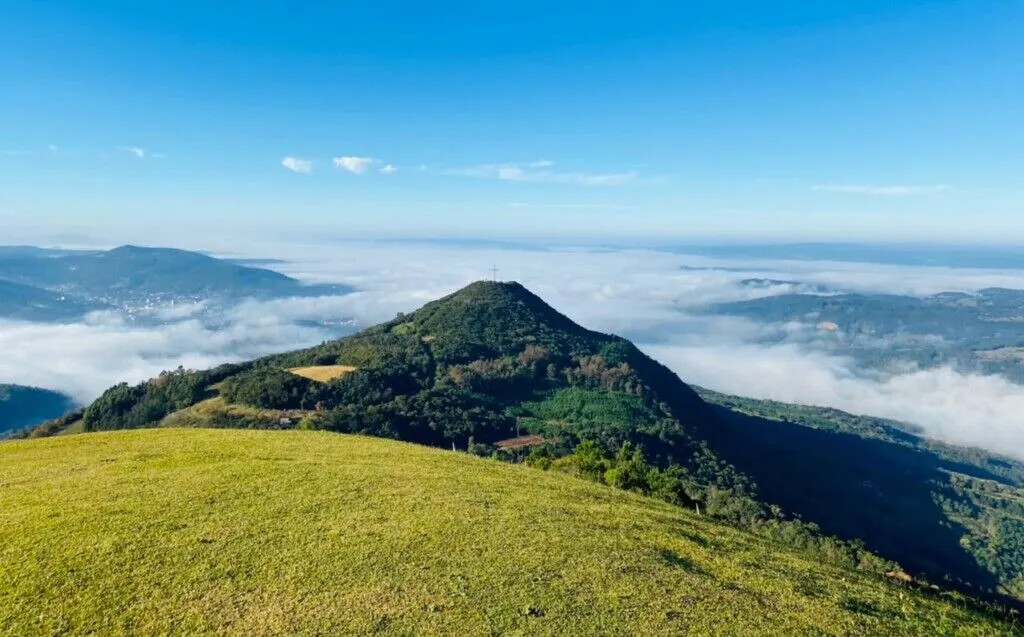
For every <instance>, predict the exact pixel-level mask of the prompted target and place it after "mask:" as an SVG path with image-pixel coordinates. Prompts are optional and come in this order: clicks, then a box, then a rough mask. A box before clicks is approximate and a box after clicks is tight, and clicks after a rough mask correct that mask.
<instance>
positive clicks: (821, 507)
mask: <svg viewBox="0 0 1024 637" xmlns="http://www.w3.org/2000/svg"><path fill="white" fill-rule="evenodd" d="M712 408H713V409H714V410H715V412H716V413H717V414H718V415H719V417H720V419H721V421H722V423H721V424H722V426H721V427H718V428H715V431H708V432H706V434H707V437H708V441H709V442H710V443H711V444H712V446H713V447H714V448H715V450H716V451H717V452H718V453H719V455H720V456H721V457H722V458H724V459H725V460H726V461H728V462H730V463H732V464H733V465H735V466H736V468H737V469H739V470H740V471H743V472H744V473H746V474H747V475H749V476H750V477H751V478H753V479H754V480H755V481H756V482H757V485H758V491H759V495H760V498H761V499H762V500H764V501H767V502H772V503H775V504H778V505H780V506H781V507H782V508H783V509H785V510H786V511H787V512H789V513H791V514H796V515H799V516H800V517H801V518H803V519H804V520H806V521H809V522H816V523H817V524H818V525H819V526H820V527H821V528H822V530H823V531H824V532H826V533H828V534H831V535H838V536H840V537H844V538H859V539H861V540H863V541H864V542H865V544H866V546H867V548H868V549H869V550H871V551H873V552H875V553H878V554H879V555H882V556H884V557H886V558H889V559H892V560H895V561H897V562H899V563H900V564H901V565H902V566H903V568H904V569H906V570H907V571H908V572H910V573H914V574H926V575H927V576H928V577H929V578H930V579H931V580H932V581H939V580H941V579H942V578H943V576H945V575H949V576H950V577H952V578H953V579H954V580H962V581H967V582H973V583H974V584H975V585H976V586H981V587H982V588H983V589H989V590H991V591H994V590H996V587H997V584H998V582H997V578H996V577H995V576H994V575H993V574H992V573H989V572H988V571H986V570H984V569H983V568H981V567H980V566H978V564H977V563H976V562H975V560H974V558H972V557H971V556H970V554H968V553H967V551H966V550H964V548H962V547H961V546H960V538H961V536H962V535H963V534H964V529H963V528H962V527H960V526H959V525H956V524H954V523H951V522H950V521H949V520H948V519H947V518H946V516H945V515H944V513H943V512H942V509H941V507H940V505H939V504H938V503H937V502H936V501H935V499H934V495H935V494H936V493H938V492H940V491H941V486H940V485H942V484H944V483H946V482H948V478H947V476H946V474H945V473H944V471H956V472H960V473H965V474H969V475H972V476H975V477H980V478H987V479H992V480H1000V479H999V478H998V476H995V475H993V474H989V473H988V472H986V471H984V470H982V469H979V468H977V467H972V466H968V465H963V464H960V463H957V462H950V461H946V460H943V459H942V458H939V457H936V456H935V455H934V454H932V453H929V452H927V451H921V450H918V449H911V448H909V447H905V446H901V445H898V444H893V443H890V442H886V441H882V440H874V439H865V438H860V437H858V436H855V435H852V434H845V433H836V432H831V431H822V430H817V429H812V428H810V427H805V426H802V425H799V424H795V423H791V422H785V421H776V420H768V419H765V418H758V417H754V416H749V415H746V414H742V413H739V412H736V411H732V410H730V409H727V408H725V407H718V406H712ZM968 590H970V588H968Z"/></svg>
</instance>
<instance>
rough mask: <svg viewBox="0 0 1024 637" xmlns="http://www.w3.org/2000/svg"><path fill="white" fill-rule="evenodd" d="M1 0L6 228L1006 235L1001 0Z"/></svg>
mask: <svg viewBox="0 0 1024 637" xmlns="http://www.w3.org/2000/svg"><path fill="white" fill-rule="evenodd" d="M4 4H5V9H4V17H3V20H2V21H0V223H2V224H3V225H4V226H5V227H7V228H8V231H9V232H11V233H12V236H14V235H19V233H21V234H24V233H52V234H59V233H66V232H82V233H86V234H90V235H93V236H113V235H118V234H119V233H120V234H128V233H135V235H145V236H148V237H153V241H154V242H158V239H159V238H161V237H170V236H177V234H180V233H182V232H185V233H187V232H193V231H195V230H197V229H200V228H202V229H211V230H216V231H223V230H225V229H232V228H233V229H238V230H239V231H245V232H248V233H256V234H260V233H262V234H269V235H271V236H275V235H282V236H283V235H284V234H302V233H308V234H311V235H315V236H328V235H337V236H351V235H360V236H361V235H387V236H394V235H411V236H415V235H430V236H480V237H496V236H497V237H561V238H593V237H596V238H608V237H610V238H623V239H626V238H638V239H640V238H650V237H654V238H657V239H659V240H664V239H668V238H671V239H680V240H704V239H730V240H732V239H739V240H764V241H774V240H896V241H904V240H921V241H950V240H960V241H981V242H985V241H1020V240H1024V214H1022V213H1024V180H1022V179H1021V177H1022V175H1024V125H1022V124H1024V121H1022V115H1021V114H1022V113H1024V38H1022V37H1021V36H1020V34H1021V33H1024V3H1021V2H1018V1H1015V0H1004V1H1001V2H995V1H988V0H973V1H971V2H961V1H954V0H947V1H944V2H925V1H922V2H903V1H899V0H890V1H888V2H875V1H873V0H863V1H860V2H845V3H838V2H820V1H817V2H804V1H794V2H787V3H767V2H734V1H729V0H725V1H723V2H716V3H705V2H700V3H697V2H668V1H666V2H645V1H643V0H639V1H634V2H630V3H622V2H607V1H603V0H595V1H590V2H586V3H582V2H573V1H567V2H561V3H548V2H544V3H541V2H533V1H532V0H526V1H524V2H519V3H500V4H499V3H481V2H460V3H446V4H436V3H430V4H428V3H407V2H390V3H387V2H383V3H362V4H357V3H349V2H337V1H333V2H259V1H254V2H249V3H223V2H220V3H217V2H198V1H194V0H181V1H178V2H149V1H148V0H133V1H128V0H123V1H118V0H105V1H101V0H75V1H73V0H51V1H49V2H35V1H28V0H8V1H7V2H5V3H4ZM485 5H486V6H485ZM552 5H556V6H552ZM227 6H230V7H231V8H224V7H227Z"/></svg>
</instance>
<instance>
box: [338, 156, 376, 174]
mask: <svg viewBox="0 0 1024 637" xmlns="http://www.w3.org/2000/svg"><path fill="white" fill-rule="evenodd" d="M333 161H334V165H335V166H337V167H338V168H341V169H342V170H347V171H348V172H350V173H352V174H353V175H362V174H363V173H365V172H366V171H367V169H369V168H370V166H371V165H373V163H374V162H375V161H377V160H376V159H374V158H373V157H356V156H347V157H335V158H334V160H333Z"/></svg>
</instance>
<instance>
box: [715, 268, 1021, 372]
mask: <svg viewBox="0 0 1024 637" xmlns="http://www.w3.org/2000/svg"><path fill="white" fill-rule="evenodd" d="M794 286H800V287H803V288H806V287H808V286H806V284H794ZM706 311H707V312H708V313H711V314H716V315H728V316H738V317H742V318H746V319H749V320H752V321H756V322H759V323H764V324H767V325H770V326H771V325H781V324H790V325H791V326H792V325H793V324H803V325H805V326H806V327H808V328H810V329H813V327H814V326H815V325H817V326H823V325H829V326H833V329H832V330H831V334H830V337H829V338H827V339H824V344H825V345H827V346H829V347H830V348H831V349H833V350H835V351H841V352H842V353H843V354H844V355H846V356H852V357H854V358H855V359H856V360H857V361H858V363H860V364H861V365H864V366H867V367H875V368H881V369H885V368H886V367H887V366H890V365H892V363H893V361H901V362H902V363H904V364H905V363H906V362H912V363H913V364H915V365H917V366H919V367H922V368H932V367H938V366H942V365H953V366H955V367H956V368H957V369H960V370H963V371H973V372H978V373H986V374H1002V375H1004V376H1006V377H1007V378H1010V379H1013V380H1015V381H1017V382H1022V381H1024V368H1022V366H1021V365H1020V361H1021V357H1022V352H1021V351H1020V347H1021V346H1022V345H1024V290H1010V289H1003V288H987V289H983V290H979V291H977V292H975V293H971V294H967V293H963V292H942V293H939V294H933V295H929V296H907V295H897V294H850V293H842V294H840V293H830V294H829V293H821V292H817V291H816V292H814V293H807V292H803V293H798V294H780V295H775V296H770V297H766V298H760V299H753V300H746V301H736V302H730V303H722V304H716V305H712V306H710V307H708V308H706ZM766 332H767V333H768V334H769V336H767V337H766V340H767V341H775V340H784V339H785V338H787V335H786V333H785V330H783V331H778V332H775V333H773V331H771V330H766ZM882 345H884V346H882Z"/></svg>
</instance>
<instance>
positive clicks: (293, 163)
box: [281, 157, 313, 174]
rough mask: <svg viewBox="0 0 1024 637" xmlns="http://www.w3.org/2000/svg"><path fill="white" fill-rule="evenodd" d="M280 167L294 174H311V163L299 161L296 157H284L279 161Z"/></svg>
mask: <svg viewBox="0 0 1024 637" xmlns="http://www.w3.org/2000/svg"><path fill="white" fill-rule="evenodd" d="M281 165H282V166H284V167H285V168H287V169H288V170H290V171H292V172H296V173H304V174H308V173H311V172H313V162H312V161H310V160H308V159H299V158H298V157H285V158H284V159H282V160H281Z"/></svg>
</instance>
